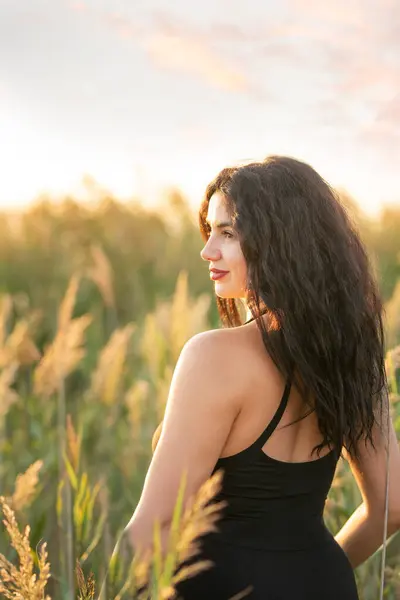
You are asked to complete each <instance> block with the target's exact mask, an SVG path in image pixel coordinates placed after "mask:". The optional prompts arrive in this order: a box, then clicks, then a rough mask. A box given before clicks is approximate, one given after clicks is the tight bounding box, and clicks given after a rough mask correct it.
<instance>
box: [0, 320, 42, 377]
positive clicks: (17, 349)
mask: <svg viewBox="0 0 400 600" xmlns="http://www.w3.org/2000/svg"><path fill="white" fill-rule="evenodd" d="M29 330H30V324H29V322H28V321H26V320H22V321H19V322H18V323H17V324H16V325H15V327H14V329H13V331H12V333H11V334H10V335H9V336H8V337H7V339H6V341H5V343H4V344H3V346H2V347H1V348H0V366H6V365H8V364H10V363H11V362H14V361H15V362H17V363H19V364H20V365H30V364H32V363H33V362H35V361H37V360H39V359H40V357H41V354H40V352H39V350H38V348H37V347H36V344H35V343H34V341H33V340H32V338H31V335H30V331H29Z"/></svg>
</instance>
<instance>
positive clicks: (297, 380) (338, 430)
mask: <svg viewBox="0 0 400 600" xmlns="http://www.w3.org/2000/svg"><path fill="white" fill-rule="evenodd" d="M217 191H219V192H221V193H222V194H223V196H224V199H225V200H226V204H227V210H228V212H229V214H230V216H231V219H232V221H233V225H234V228H235V230H236V232H237V235H238V236H239V239H240V244H241V248H242V252H243V255H244V258H245V260H246V264H247V273H248V275H247V276H248V281H247V285H246V287H247V290H248V297H247V301H248V306H249V308H250V311H251V314H252V316H253V319H255V321H256V323H257V326H258V328H259V330H260V332H261V335H262V338H263V342H264V345H265V347H266V350H267V352H268V353H269V354H270V356H271V358H272V359H273V361H274V363H275V364H276V366H277V368H278V369H279V370H280V371H281V373H282V374H283V375H284V377H285V378H286V377H289V376H291V375H293V383H294V385H295V386H296V387H297V388H298V389H299V391H300V393H301V395H302V397H303V399H304V402H305V404H306V405H307V406H308V408H309V411H308V412H307V413H306V414H305V415H304V416H303V417H301V418H304V417H305V416H307V415H308V414H310V412H313V411H315V412H316V415H317V419H318V425H319V428H320V431H321V434H322V436H323V440H322V442H321V444H319V445H317V446H315V448H314V449H313V452H317V454H318V455H320V452H321V450H322V449H323V448H324V447H326V446H329V447H333V448H334V449H336V451H337V452H338V453H340V452H341V450H342V448H343V447H344V448H346V450H347V452H348V453H349V455H350V456H351V457H353V458H357V457H358V456H359V453H358V449H357V446H358V443H359V441H360V440H364V441H365V443H368V442H370V443H371V445H372V446H373V447H374V443H373V438H372V428H373V425H374V423H375V422H376V421H377V419H378V414H380V415H381V416H382V407H383V398H384V393H383V392H384V391H385V390H386V386H387V380H386V373H385V364H384V359H385V350H384V345H385V340H384V328H383V318H382V315H383V305H382V301H381V297H380V294H379V290H378V286H377V284H376V281H375V278H374V275H373V271H372V267H371V264H370V262H369V259H368V256H367V253H366V250H365V248H364V246H363V244H362V242H361V240H360V237H359V234H358V232H357V229H356V227H355V225H354V224H353V223H352V221H351V219H350V217H349V216H348V214H347V212H346V210H345V209H344V207H343V206H342V204H341V203H340V200H339V198H338V195H337V193H336V192H335V190H334V189H333V188H332V187H331V186H330V185H329V184H328V183H327V182H326V181H325V180H324V179H323V178H322V177H321V176H320V175H319V174H318V173H317V172H316V171H315V170H314V169H313V168H312V167H311V166H309V165H307V164H305V163H304V162H301V161H299V160H295V159H293V158H289V157H285V156H269V157H267V158H266V159H265V160H263V161H261V162H254V163H251V164H246V165H239V166H233V167H228V168H225V169H223V170H222V171H221V172H220V173H219V174H218V175H217V176H216V177H215V179H214V180H213V181H211V182H210V183H209V185H208V186H207V189H206V192H205V197H204V199H203V201H202V203H201V206H200V211H199V225H200V232H201V235H202V238H203V240H204V241H205V242H206V241H207V239H208V237H209V235H210V228H209V225H208V224H207V222H206V217H207V211H208V204H209V201H210V198H211V197H212V195H213V194H214V193H215V192H217ZM216 301H217V307H218V312H219V314H220V317H221V321H222V323H223V325H224V326H227V327H236V326H240V325H242V324H243V320H242V317H241V316H240V310H239V306H238V303H240V299H239V300H238V299H236V298H220V297H218V296H217V297H216ZM263 315H267V316H269V317H270V322H271V323H272V322H273V323H274V324H275V325H274V327H268V319H267V324H266V323H265V319H264V317H263ZM379 409H380V410H379ZM380 418H381V417H380ZM379 422H381V421H379Z"/></svg>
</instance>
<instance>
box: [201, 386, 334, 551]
mask: <svg viewBox="0 0 400 600" xmlns="http://www.w3.org/2000/svg"><path fill="white" fill-rule="evenodd" d="M290 389H291V382H290V381H288V382H287V385H286V387H285V391H284V393H283V396H282V399H281V402H280V404H279V406H278V408H277V410H276V413H275V415H274V416H273V418H272V420H271V422H270V423H269V424H268V425H267V427H266V428H265V430H264V431H263V432H262V434H261V435H260V436H259V437H258V439H257V440H256V441H255V442H254V443H253V444H251V446H249V447H248V448H246V449H245V450H243V451H241V452H239V453H237V454H234V455H233V456H228V457H225V458H220V459H219V460H218V461H217V463H216V465H215V468H214V471H213V473H215V472H216V471H217V470H219V469H222V472H223V479H222V488H221V491H220V493H219V494H218V495H217V496H216V498H215V501H223V502H224V503H225V508H224V509H223V510H222V513H221V516H220V519H219V521H218V523H217V529H218V532H217V533H213V534H211V536H217V537H218V536H219V539H220V540H223V541H225V542H231V543H235V544H239V545H243V546H250V547H253V548H260V549H266V550H274V551H275V550H296V549H302V548H308V547H310V546H315V545H316V544H318V543H319V542H321V543H322V542H324V541H326V540H327V539H328V538H329V537H332V536H331V534H330V532H329V531H328V530H327V528H326V527H325V524H324V521H323V510H324V505H325V500H326V497H327V494H328V491H329V489H330V487H331V484H332V480H333V477H334V473H335V468H336V464H337V461H338V458H339V455H338V453H337V452H336V451H335V450H331V451H330V452H329V453H328V454H325V455H324V456H322V457H321V458H317V459H315V460H312V461H309V462H295V463H293V462H283V461H280V460H277V459H274V458H272V457H270V456H268V455H267V454H266V453H265V452H264V451H263V449H262V448H263V446H264V444H265V443H266V442H267V440H268V439H269V437H270V436H271V435H272V433H273V431H274V430H275V429H276V427H277V426H278V423H279V421H280V420H281V418H282V415H283V413H284V411H285V409H286V406H287V402H288V398H289V394H290Z"/></svg>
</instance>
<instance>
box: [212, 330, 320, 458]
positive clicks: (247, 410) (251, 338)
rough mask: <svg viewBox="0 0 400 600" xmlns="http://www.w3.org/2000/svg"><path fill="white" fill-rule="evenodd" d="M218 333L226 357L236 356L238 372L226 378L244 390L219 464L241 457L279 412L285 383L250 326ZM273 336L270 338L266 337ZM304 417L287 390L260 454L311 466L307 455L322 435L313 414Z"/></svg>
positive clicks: (303, 408) (300, 401)
mask: <svg viewBox="0 0 400 600" xmlns="http://www.w3.org/2000/svg"><path fill="white" fill-rule="evenodd" d="M220 333H221V334H222V335H224V336H225V337H226V352H230V351H231V352H234V353H235V354H237V353H240V355H241V357H240V359H239V362H240V364H241V370H240V372H236V373H235V372H232V377H233V378H235V377H237V378H238V379H240V380H242V379H243V377H245V379H246V384H245V385H243V383H242V382H241V383H239V382H238V386H239V385H240V386H242V388H243V387H244V389H245V394H244V395H243V397H242V400H241V407H240V412H239V415H238V417H237V418H236V420H235V422H234V425H233V427H232V429H231V431H230V433H229V436H228V438H227V441H226V444H225V446H224V448H223V451H222V452H221V457H222V458H224V457H227V456H230V455H233V454H237V453H239V452H241V451H242V450H244V449H245V448H247V447H248V446H250V445H251V444H252V443H253V442H254V440H256V439H257V438H258V437H259V435H261V433H262V431H263V430H264V427H265V425H266V424H267V423H269V421H271V419H272V418H273V415H274V413H275V411H276V410H277V408H278V406H279V403H280V400H281V398H282V395H283V391H284V389H285V385H286V381H285V379H284V377H283V376H282V374H281V373H280V372H279V371H278V369H277V367H276V365H275V364H274V362H273V360H272V359H271V357H270V356H269V355H268V353H267V352H266V350H265V346H264V344H263V342H262V338H261V335H260V332H259V330H258V328H257V326H256V323H255V322H250V323H248V324H245V325H243V326H242V327H237V328H234V329H226V330H223V331H221V332H220ZM277 333H278V332H273V333H272V335H276V334H277ZM236 361H238V359H237V358H236ZM308 413H310V410H309V408H307V406H305V404H304V400H303V399H302V398H301V395H300V393H299V391H298V390H297V389H296V388H295V386H293V385H292V386H291V388H290V391H289V397H288V399H287V405H286V406H285V410H284V413H283V414H282V417H281V419H280V421H279V424H278V426H277V427H276V429H275V430H274V432H273V433H272V434H271V436H270V437H269V439H268V441H267V442H266V443H265V444H264V446H263V450H264V452H265V453H266V454H268V455H269V456H270V457H272V458H276V459H277V460H280V461H284V462H293V463H296V462H307V461H312V460H315V459H316V458H317V457H316V455H315V453H314V454H312V449H313V448H314V447H315V446H317V445H318V444H319V443H321V441H322V435H321V432H320V431H319V428H318V422H317V415H316V413H315V412H311V414H308ZM295 421H296V422H295ZM287 425H289V426H288V427H287ZM329 451H330V448H324V449H323V451H322V452H321V456H323V455H324V454H327V453H328V452H329Z"/></svg>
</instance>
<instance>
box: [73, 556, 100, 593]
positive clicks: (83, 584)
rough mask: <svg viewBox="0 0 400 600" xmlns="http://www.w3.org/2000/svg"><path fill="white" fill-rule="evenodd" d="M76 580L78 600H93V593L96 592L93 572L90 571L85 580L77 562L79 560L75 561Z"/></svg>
mask: <svg viewBox="0 0 400 600" xmlns="http://www.w3.org/2000/svg"><path fill="white" fill-rule="evenodd" d="M75 572H76V581H77V584H78V589H79V593H80V594H79V597H78V600H94V595H95V593H96V587H95V581H94V575H93V573H90V575H89V577H88V579H87V581H86V579H85V575H84V573H83V571H82V567H81V565H80V564H79V561H78V560H77V561H76V568H75Z"/></svg>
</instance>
